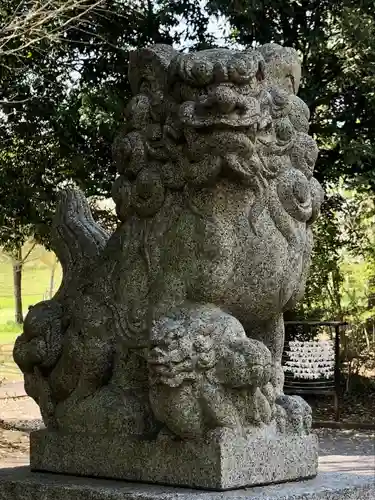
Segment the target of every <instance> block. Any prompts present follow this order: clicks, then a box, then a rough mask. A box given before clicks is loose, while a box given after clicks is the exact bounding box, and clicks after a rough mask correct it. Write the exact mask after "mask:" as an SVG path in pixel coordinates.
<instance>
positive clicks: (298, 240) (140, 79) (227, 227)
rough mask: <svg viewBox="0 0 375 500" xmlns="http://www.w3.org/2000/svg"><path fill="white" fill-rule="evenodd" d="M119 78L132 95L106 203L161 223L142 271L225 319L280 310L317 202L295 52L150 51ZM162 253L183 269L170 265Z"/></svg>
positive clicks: (293, 284) (299, 278) (290, 295)
mask: <svg viewBox="0 0 375 500" xmlns="http://www.w3.org/2000/svg"><path fill="white" fill-rule="evenodd" d="M129 78H130V83H131V86H132V90H133V93H134V95H135V97H134V98H133V99H132V100H131V102H130V103H129V105H128V107H127V110H126V123H125V127H124V130H123V131H122V133H121V134H120V135H119V136H118V138H117V139H116V141H115V144H114V158H115V161H116V164H117V167H118V171H119V174H120V176H119V177H118V179H117V180H116V182H115V184H114V188H113V197H114V200H115V202H116V206H117V212H118V215H119V218H120V219H121V220H122V221H123V222H127V221H129V220H130V219H132V218H133V217H140V218H143V219H147V220H151V218H154V219H156V220H159V221H160V220H161V219H168V218H169V219H170V222H169V223H168V224H164V226H163V229H160V224H159V225H158V224H156V226H157V229H155V231H156V233H155V234H154V235H153V237H152V238H151V241H152V243H153V245H154V247H152V244H151V250H150V252H151V254H153V248H154V249H155V248H156V249H157V250H155V252H154V254H155V255H157V256H158V257H155V258H154V259H153V258H152V256H151V258H150V263H151V265H162V266H163V267H162V270H161V273H164V276H166V275H167V274H168V273H169V272H170V274H173V276H174V278H176V276H177V281H180V282H183V283H185V285H183V286H185V288H186V294H187V296H188V298H190V299H200V300H202V301H207V302H213V303H216V304H224V305H227V306H228V308H229V310H232V309H233V308H234V309H233V311H232V312H233V313H234V314H235V304H236V303H237V304H242V306H243V307H242V308H243V309H245V308H246V309H247V310H249V311H250V312H251V314H253V315H258V316H262V317H263V316H265V315H266V314H268V312H267V311H270V310H271V311H274V309H275V308H276V309H279V311H281V310H282V309H283V308H285V307H290V306H291V305H292V304H293V302H294V301H295V300H296V299H297V298H298V297H299V296H300V294H301V292H302V291H303V287H304V281H305V278H306V275H307V269H308V263H309V257H310V252H311V245H312V237H311V230H310V226H311V223H312V222H313V221H314V220H315V218H316V216H317V214H318V212H319V208H320V204H321V202H322V199H323V192H322V189H321V187H320V185H319V183H318V182H317V181H316V180H315V179H314V177H313V169H314V164H315V162H316V159H317V154H318V149H317V146H316V143H315V141H314V140H313V139H312V138H311V137H310V136H309V135H308V133H307V132H308V126H309V124H308V122H309V110H308V107H307V106H306V104H305V103H304V102H303V101H302V100H301V99H299V98H298V97H297V96H296V92H297V90H298V87H299V84H300V79H301V68H300V62H299V59H298V55H297V53H296V51H294V50H293V49H288V48H283V47H281V46H279V45H276V44H267V45H264V46H262V47H260V48H259V49H257V50H245V51H232V50H227V49H212V50H204V51H201V52H194V53H178V52H176V51H175V50H173V49H172V48H171V47H169V46H164V45H156V46H153V47H150V48H148V49H143V50H139V51H136V52H134V53H132V54H131V56H130V74H129ZM176 207H178V208H176ZM192 217H193V218H194V217H195V221H194V220H192ZM150 231H151V233H152V232H153V231H154V229H150ZM160 231H161V232H163V231H164V233H163V234H164V240H163V243H161V241H162V240H161V239H160ZM168 238H169V239H171V240H172V239H173V242H174V243H175V246H174V247H173V243H168ZM163 247H164V248H163ZM160 248H161V250H160ZM163 250H165V252H166V255H165V256H164V257H163V256H161V254H162V253H163ZM173 251H174V252H175V253H176V252H177V253H179V254H180V255H179V260H180V263H181V261H184V262H185V263H186V266H185V267H184V266H182V265H180V264H176V263H175V261H176V260H178V259H175V258H174V261H173V263H171V262H172V260H171V259H172V258H171V257H168V255H172V253H173ZM167 254H168V255H167ZM168 258H169V259H170V263H169V264H166V261H168ZM161 261H162V262H163V264H160V262H161ZM155 262H157V264H153V263H155ZM185 268H187V269H188V272H189V276H185V275H184V276H182V275H183V274H184V273H185V270H184V269H185ZM236 273H237V274H236ZM152 274H154V275H155V276H156V275H158V276H159V277H160V272H157V271H155V270H154V271H153V273H152ZM228 287H232V289H231V290H229V288H228ZM236 294H237V296H236ZM261 303H262V304H263V306H260V304H261ZM232 305H233V308H232V307H231V306H232ZM262 307H263V311H261V309H262ZM240 309H241V307H240ZM238 314H239V316H241V311H238Z"/></svg>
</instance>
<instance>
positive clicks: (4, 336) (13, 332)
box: [0, 321, 22, 345]
mask: <svg viewBox="0 0 375 500" xmlns="http://www.w3.org/2000/svg"><path fill="white" fill-rule="evenodd" d="M21 332H22V325H17V323H14V322H13V321H9V322H8V323H5V324H4V325H0V345H1V344H13V343H14V342H15V340H16V338H17V337H18V335H20V333H21Z"/></svg>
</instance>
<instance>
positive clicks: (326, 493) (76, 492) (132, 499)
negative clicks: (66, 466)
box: [0, 468, 375, 500]
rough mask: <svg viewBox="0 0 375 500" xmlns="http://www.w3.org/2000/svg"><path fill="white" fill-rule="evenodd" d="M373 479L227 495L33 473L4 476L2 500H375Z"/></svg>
mask: <svg viewBox="0 0 375 500" xmlns="http://www.w3.org/2000/svg"><path fill="white" fill-rule="evenodd" d="M374 498H375V483H374V481H373V479H372V478H371V477H368V476H360V475H356V474H348V473H337V472H329V473H321V474H319V476H318V477H317V478H315V479H312V480H307V481H300V482H297V483H287V484H279V485H277V486H267V487H256V488H251V489H243V490H236V491H227V492H221V493H219V492H204V491H196V490H188V489H184V488H171V487H166V486H152V485H141V484H132V483H126V482H116V481H108V480H106V481H104V480H98V479H87V478H75V477H71V476H59V475H55V474H37V473H32V474H31V473H30V472H29V470H28V469H26V468H21V469H14V470H8V471H5V472H1V471H0V500H36V499H38V500H39V499H40V500H42V499H43V500H373V499H374Z"/></svg>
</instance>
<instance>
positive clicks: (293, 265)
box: [14, 44, 323, 484]
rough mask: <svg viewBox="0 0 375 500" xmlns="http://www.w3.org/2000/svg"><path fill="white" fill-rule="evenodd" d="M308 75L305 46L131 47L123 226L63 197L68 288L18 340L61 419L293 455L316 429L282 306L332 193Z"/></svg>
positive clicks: (72, 426) (296, 293) (122, 140)
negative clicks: (322, 171) (219, 437)
mask: <svg viewBox="0 0 375 500" xmlns="http://www.w3.org/2000/svg"><path fill="white" fill-rule="evenodd" d="M300 76H301V68H300V63H299V61H298V56H297V53H296V52H295V51H294V50H292V49H287V48H283V47H280V46H278V45H275V44H267V45H265V46H263V47H261V48H260V49H259V50H245V51H243V52H236V51H231V50H226V49H215V50H207V51H202V52H197V53H189V54H180V53H177V52H176V51H174V50H173V48H171V47H167V46H164V45H156V46H153V47H149V48H146V49H142V50H138V51H136V52H134V53H132V54H131V57H130V75H129V78H130V83H131V86H132V90H133V93H134V97H133V99H132V100H131V101H130V102H129V104H128V106H127V109H126V113H125V115H126V122H125V123H124V129H123V130H122V131H121V133H120V134H119V136H118V138H117V139H116V141H115V143H114V147H113V154H114V161H115V163H116V166H117V169H118V173H119V176H118V178H117V179H116V181H115V183H114V185H113V190H112V196H113V199H114V201H115V203H116V209H117V213H118V217H119V220H120V222H119V225H118V228H117V230H116V231H115V232H114V234H113V235H111V236H109V235H108V234H106V232H105V231H103V230H102V229H101V228H100V227H99V226H98V225H97V224H96V223H95V222H94V220H93V218H92V216H91V213H90V210H89V207H88V204H87V202H86V200H85V198H84V196H83V195H82V193H80V192H77V191H67V192H64V193H63V195H62V199H61V203H60V205H59V207H58V209H57V213H56V217H55V221H54V224H53V240H54V245H55V250H56V253H57V255H58V257H59V259H60V261H61V263H62V266H63V271H64V277H63V282H62V286H61V288H60V289H59V291H58V292H57V294H56V296H55V297H54V298H53V299H52V300H50V301H46V302H41V303H40V304H37V305H36V306H35V307H33V308H31V310H30V312H29V314H28V316H27V318H26V321H25V326H24V332H23V334H22V336H21V337H19V339H18V340H17V342H16V345H15V350H14V357H15V360H16V362H17V363H18V365H19V366H20V367H21V369H22V370H23V372H24V373H25V386H26V390H27V393H28V394H29V395H30V396H32V397H33V398H34V399H35V401H37V403H38V404H39V406H40V408H41V412H42V416H43V419H44V422H45V424H46V426H47V428H48V430H49V431H52V430H55V431H58V432H61V433H78V434H82V435H85V434H86V435H87V438H86V439H88V440H89V439H93V438H92V436H93V435H98V439H102V437H101V436H102V435H104V434H107V435H111V436H118V439H119V441H121V440H126V439H128V438H127V436H128V437H129V438H134V437H135V436H139V437H140V438H143V437H144V436H145V435H148V436H150V435H152V436H153V437H154V441H155V440H156V439H157V436H158V434H159V433H161V435H163V436H164V437H163V439H167V440H169V441H170V443H171V446H172V443H173V442H174V441H173V440H174V439H176V438H181V439H184V440H188V443H189V441H191V443H192V444H191V446H195V444H194V443H196V442H197V441H199V440H201V439H206V440H208V441H209V440H210V439H213V437H212V436H213V435H215V433H216V432H221V431H222V430H223V429H224V430H227V429H231V430H232V431H233V432H235V433H236V434H237V435H246V436H249V438H248V439H249V441H246V442H244V444H243V446H244V447H245V449H246V446H248V444H249V443H251V442H252V439H254V436H256V435H257V434H258V433H259V432H261V433H263V434H264V438H263V442H262V443H260V444H259V449H265V447H266V445H267V443H268V442H269V440H270V439H271V440H273V439H274V433H275V432H276V433H277V434H278V437H277V438H276V441H274V442H279V443H285V445H283V446H285V450H284V452H280V453H281V454H283V456H284V457H285V460H286V461H287V457H288V456H289V454H290V456H291V457H292V456H293V453H292V451H291V450H292V447H290V446H288V444H287V443H288V439H290V442H291V443H292V442H295V440H297V441H298V439H300V442H304V440H305V439H306V442H309V439H308V438H307V437H306V436H309V433H310V428H311V410H310V408H309V406H308V405H307V404H306V403H305V402H304V401H303V400H302V399H301V398H299V397H293V396H286V395H284V394H283V392H282V387H283V370H282V367H281V356H282V350H283V345H284V326H283V319H282V314H283V311H284V310H286V309H288V308H290V307H293V305H294V304H295V302H296V300H297V299H298V298H299V297H300V296H301V294H302V293H303V289H304V284H305V280H306V277H307V273H308V268H309V260H310V253H311V248H312V232H311V224H312V223H313V222H314V220H315V219H316V217H317V216H318V213H319V208H320V205H321V202H322V199H323V192H322V188H321V187H320V185H319V183H318V182H317V181H316V180H315V179H314V177H313V169H314V164H315V161H316V158H317V154H318V151H317V147H316V144H315V142H314V140H313V139H312V138H311V137H309V135H308V134H307V131H308V120H309V110H308V108H307V106H306V105H305V104H304V103H303V101H301V100H300V99H299V98H298V97H297V96H296V93H297V90H298V86H299V81H300ZM166 436H167V437H166ZM311 439H312V438H311ZM83 440H84V438H83ZM213 442H214V441H213ZM153 445H155V446H157V444H156V441H155V442H154V443H153ZM77 446H78V445H77ZM186 446H190V444H186ZM101 453H102V454H103V456H106V453H105V450H104V449H101ZM108 453H109V452H108ZM301 455H303V453H301ZM202 459H203V458H202ZM32 460H34V457H33V456H32ZM109 466H110V464H109ZM314 467H315V462H314V460H312V462H311V463H310V467H307V469H306V470H308V471H311V470H312V469H314ZM285 474H286V476H285V477H284V479H285V478H288V477H289V475H288V474H289V472H288V473H287V472H286V471H285ZM274 480H283V477H282V474H279V475H277V476H275V479H274ZM189 481H190V483H189ZM189 481H188V480H187V479H186V480H182V484H188V483H189V484H193V483H192V481H193V478H192V479H191V480H190V479H189ZM246 481H248V479H247V480H246ZM246 484H249V483H248V482H246Z"/></svg>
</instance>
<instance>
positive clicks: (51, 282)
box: [49, 258, 57, 299]
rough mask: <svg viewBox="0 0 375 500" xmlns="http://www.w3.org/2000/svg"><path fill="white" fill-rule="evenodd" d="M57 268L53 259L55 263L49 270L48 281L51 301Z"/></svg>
mask: <svg viewBox="0 0 375 500" xmlns="http://www.w3.org/2000/svg"><path fill="white" fill-rule="evenodd" d="M56 267H57V258H56V259H55V262H54V263H53V265H52V269H51V277H50V280H49V298H50V299H52V297H53V289H54V288H55V271H56Z"/></svg>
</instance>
